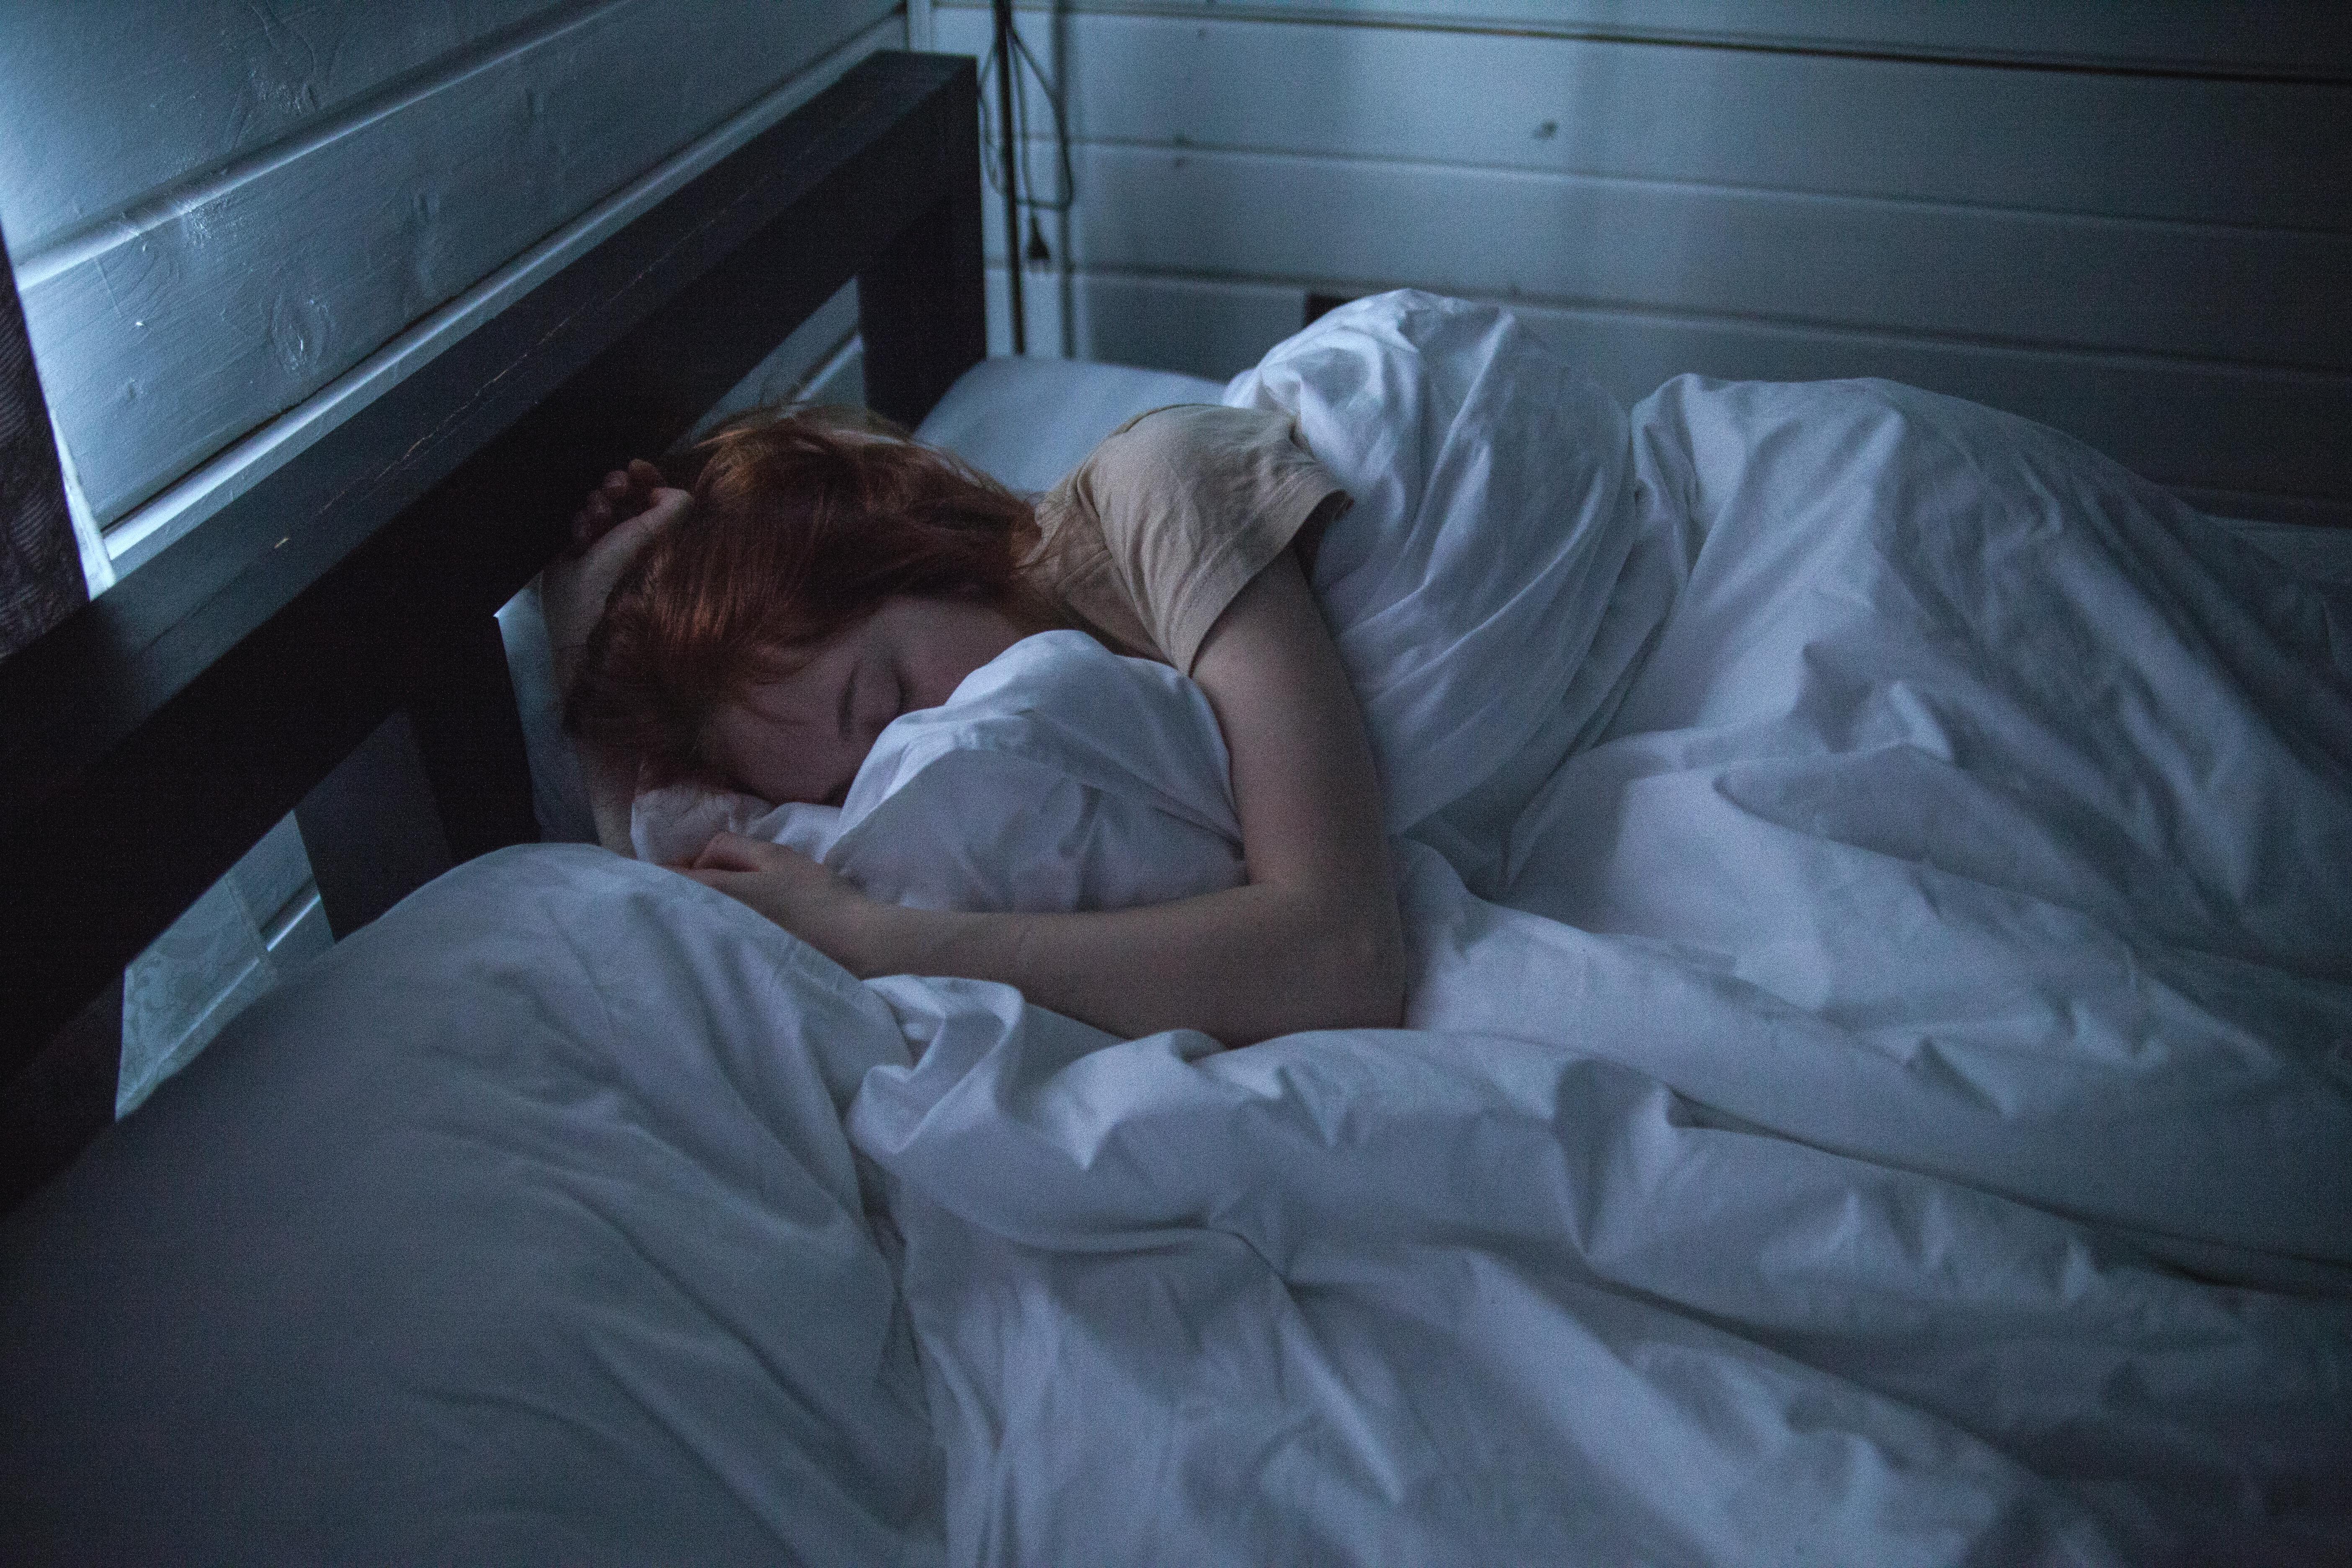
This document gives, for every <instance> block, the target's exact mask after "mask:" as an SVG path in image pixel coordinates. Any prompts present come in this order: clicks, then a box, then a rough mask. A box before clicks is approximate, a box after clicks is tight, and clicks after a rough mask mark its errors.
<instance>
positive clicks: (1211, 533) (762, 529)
mask: <svg viewBox="0 0 2352 1568" xmlns="http://www.w3.org/2000/svg"><path fill="white" fill-rule="evenodd" d="M697 456H698V459H699V460H700V468H699V470H698V474H697V476H696V478H695V480H694V485H693V489H691V491H688V490H682V489H670V488H667V486H666V485H665V484H664V482H663V477H662V475H661V473H660V472H659V471H658V470H657V469H656V468H654V467H653V465H651V464H650V463H646V462H644V461H642V460H640V461H637V462H633V463H631V464H630V465H629V467H628V468H627V469H625V470H624V471H619V472H615V473H614V474H611V475H609V476H607V477H606V479H605V480H604V484H603V485H602V486H601V487H600V488H599V489H597V490H596V491H595V492H594V493H593V494H592V495H591V496H590V497H589V498H588V500H587V502H586V503H585V505H583V508H582V509H581V510H580V512H579V513H578V514H577V516H576V517H575V518H574V520H573V533H574V549H573V551H572V552H571V553H570V554H569V555H567V556H566V557H565V559H563V560H562V561H561V562H559V563H556V564H555V565H554V566H551V568H550V569H549V573H548V575H547V579H546V584H545V587H546V604H547V616H548V623H549V630H550V634H551V639H552V641H553V643H554V646H555V648H556V658H557V671H556V673H557V678H558V679H559V681H560V682H561V684H562V687H563V689H565V690H567V691H568V692H569V694H570V695H569V699H568V701H567V704H566V710H565V721H566V724H567V726H568V727H569V728H570V729H571V730H572V732H573V734H574V736H575V738H576V739H577V741H578V742H579V745H580V750H581V752H582V753H583V759H584V761H585V763H586V765H587V772H588V774H589V781H590V795H591V799H592V802H593V805H594V809H595V813H596V822H597V830H598V834H599V837H601V838H602V839H603V841H604V844H605V845H606V846H607V847H610V848H613V849H614V850H617V851H618V852H620V853H622V854H627V853H629V852H630V840H629V809H630V801H631V799H632V797H633V795H634V794H635V790H636V788H637V787H638V785H639V784H640V783H646V782H650V783H668V782H673V781H677V780H683V779H692V780H696V781H699V782H703V783H708V784H714V785H719V786H721V787H725V788H730V789H735V790H740V791H741V792H743V793H745V794H749V795H756V796H759V797H760V798H761V799H764V800H768V801H771V802H776V803H782V802H785V801H814V802H824V803H830V804H835V805H838V804H839V803H840V802H841V800H842V798H843V797H844V795H845V794H846V793H847V791H848V788H849V785H850V782H851V780H852V779H853V778H854V777H855V776H856V772H857V768H858V764H859V763H861V762H863V761H864V760H865V757H866V752H868V751H869V750H871V749H872V747H873V745H874V742H875V739H876V737H877V735H879V734H880V732H881V731H882V730H883V728H884V727H885V726H886V725H887V724H888V723H889V722H890V721H891V720H893V719H895V718H897V717H898V715H899V714H901V713H904V712H907V711H909V710H914V709H919V708H929V707H934V706H937V705H938V704H940V703H942V702H945V701H946V700H948V697H949V695H950V693H952V692H953V691H954V690H955V689H956V687H957V685H958V684H959V683H960V682H961V681H962V679H964V677H965V676H967V675H969V674H971V672H972V671H973V670H975V669H978V668H980V667H981V666H982V665H984V664H986V663H988V662H989V661H990V660H991V659H992V658H995V657H996V656H997V655H998V654H1000V653H1003V651H1004V650H1005V649H1006V648H1008V647H1012V645H1013V643H1015V642H1017V641H1019V640H1020V639H1021V638H1023V637H1027V636H1030V635H1031V634H1033V633H1035V632H1040V631H1045V630H1048V629H1051V628H1055V627H1074V628H1076V629H1078V630H1082V631H1085V632H1087V633H1089V634H1091V635H1092V636H1094V637H1096V638H1097V639H1098V640H1100V641H1101V642H1102V643H1103V644H1104V645H1105V646H1107V647H1109V648H1111V649H1112V650H1113V651H1114V652H1117V653H1121V654H1127V655H1132V656H1138V657H1142V658H1154V659H1159V660H1160V661H1162V662H1164V663H1167V664H1170V665H1172V666H1174V667H1175V668H1177V669H1179V670H1181V671H1182V672H1183V673H1185V674H1187V675H1189V676H1191V677H1192V679H1194V680H1195V681H1196V682H1198V683H1199V685H1200V687H1201V689H1202V692H1203V693H1204V694H1205V695H1206V697H1207V699H1208V701H1209V704H1210V707H1211V709H1212V710H1213V711H1214V713H1215V715H1216V719H1217V723H1218V725H1219V727H1220V729H1221V730H1222V731H1223V736H1224V740H1225V744H1226V747H1227V750H1228V752H1229V753H1230V755H1231V758H1232V782H1233V795H1234V808H1235V812H1236V815H1237V816H1238V819H1239V821H1240V824H1241V829H1242V847H1243V858H1244V865H1245V867H1246V870H1247V881H1246V882H1245V883H1244V885H1243V886H1240V887H1236V888H1232V889H1226V890H1224V891H1222V892H1216V893H1210V894H1205V895H1202V896H1200V897H1196V898H1191V899H1185V900H1180V901H1178V902H1175V903H1169V904H1162V905H1159V906H1156V907H1152V908H1145V909H1133V910H1116V911H1106V912H1094V913H1071V914H1013V913H1002V914H1000V913H985V914H981V913H963V912H958V911H952V910H916V909H904V908H900V907H898V906H897V905H895V904H888V903H884V902H882V901H879V900H873V899H869V898H867V897H866V896H865V895H864V894H862V893H860V892H859V891H858V890H857V889H856V888H854V887H852V886H851V885H850V884H848V883H847V882H845V881H844V880H842V879H839V878H837V877H835V876H834V875H833V874H832V873H831V872H829V871H827V870H826V869H825V868H824V867H823V866H820V865H818V864H817V863H816V862H815V861H814V860H811V859H809V858H806V857H804V856H803V855H800V854H797V853H795V852H794V851H793V850H791V849H788V848H784V847H781V846H776V845H771V844H767V843H762V842H760V841H758V840H754V839H751V838H745V837H740V836H737V835H733V834H720V835H719V836H718V837H715V838H713V839H712V840H711V841H710V843H709V845H708V847H705V848H704V849H703V851H702V852H701V854H700V855H699V856H698V857H697V858H696V859H695V860H694V862H693V863H692V864H691V865H690V866H688V867H686V868H684V869H685V871H686V873H687V874H688V875H689V876H691V877H693V878H695V879H697V880H698V881H701V882H703V883H705V884H707V885H708V886H709V887H712V888H715V889H719V891H721V892H724V893H727V894H729V895H730V896H731V897H733V898H735V899H738V900H741V901H742V902H743V903H745V904H747V905H749V906H750V907H751V908H752V909H754V910H758V911H759V912H760V913H761V914H763V915H765V916H767V917H768V918H769V919H771V920H772V921H775V922H776V923H777V924H779V925H781V926H782V927H783V928H784V929H785V930H787V931H792V932H793V934H794V935H796V936H798V937H801V938H802V939H803V940H804V941H806V942H810V943H812V944H813V945H814V946H815V947H817V948H819V949H821V950H822V951H824V952H825V953H827V954H829V955H830V956H832V957H833V958H835V960H837V961H838V962H839V963H842V964H843V965H844V966H845V967H846V968H847V969H849V970H850V971H851V972H852V973H856V974H858V975H861V976H866V975H876V974H891V973H919V974H954V975H965V976H970V977H972V978H976V979H984V980H996V981H1003V982H1005V983H1007V984H1012V985H1014V986H1017V987H1018V988H1019V989H1020V990H1021V991H1022V993H1023V994H1024V995H1026V996H1027V997H1028V998H1029V999H1030V1000H1032V1001H1034V1002H1035V1003H1038V1004H1039V1005H1044V1006H1047V1007H1051V1008H1053V1009H1055V1011H1057V1012H1061V1013H1065V1014H1067V1015H1069V1016H1074V1017H1076V1018H1080V1019H1083V1020H1085V1021H1086V1022H1087V1023H1090V1024H1094V1025H1096V1026H1098V1027H1101V1028H1103V1029H1106V1030H1108V1031H1110V1032H1112V1033H1114V1034H1118V1035H1120V1036H1124V1037H1136V1036H1140V1035H1145V1034H1150V1033H1152V1032H1154V1031H1157V1030H1160V1029H1167V1028H1175V1027H1188V1028H1193V1029H1199V1030H1201V1031H1202V1032H1203V1033H1206V1034H1209V1035H1211V1036H1213V1037H1216V1038H1217V1039H1219V1040H1221V1041H1223V1042H1224V1043H1225V1044H1227V1045H1236V1046H1237V1045H1244V1044H1247V1043H1250V1042H1253V1041H1256V1040H1260V1039H1264V1038H1266V1037H1271V1036H1274V1035H1278V1034H1285V1033H1288V1032H1291V1031H1294V1030H1298V1029H1309V1028H1337V1027H1345V1026H1393V1025H1395V1024H1397V1023H1398V1022H1399V1020H1400V1017H1401V1014H1402V1007H1403V996H1404V987H1403V978H1402V968H1403V965H1402V938H1401V935H1400V930H1399V917H1398V910H1397V898H1396V890H1395V888H1394V886H1393V883H1392V880H1391V871H1390V863H1389V858H1388V851H1387V847H1386V844H1385V840H1384V838H1383V836H1382V830H1381V796H1380V783H1379V778H1378V774H1377V773H1376V771H1375V768H1374V764H1373V761H1372V752H1371V747H1370V742H1369V740H1368V738H1367V735H1366V731H1365V726H1364V721H1363V719H1362V716H1361V714H1360V711H1359V710H1358V708H1357V704H1356V700H1355V696H1354V694H1353V692H1352V691H1351V690H1350V689H1349V683H1348V679H1347V674H1346V671H1345V670H1344V668H1342V666H1341V663H1340V659H1339V652H1338V650H1337V648H1336V647H1334V646H1333V643H1332V640H1331V636H1330V633H1329V632H1328V629H1327V628H1326V626H1325V623H1324V620H1323V617H1322V613H1321V611H1320V610H1319V609H1318V605H1317V603H1316V600H1315V597H1314V595H1313V593H1312V592H1311V591H1310V589H1309V588H1308V585H1307V584H1308V570H1309V568H1310V567H1311V565H1312V563H1313V559H1314V552H1315V549H1316V545H1317V543H1318V540H1319V538H1320V535H1321V531H1322V529H1323V527H1324V525H1325V524H1326V523H1328V521H1330V520H1331V518H1333V517H1334V516H1336V515H1338V513H1339V512H1340V511H1342V510H1345V509H1346V508H1347V506H1348V504H1349V500H1348V495H1347V492H1346V491H1345V490H1344V489H1340V488H1339V484H1338V483H1337V481H1336V480H1334V479H1332V478H1331V476H1330V475H1329V474H1328V472H1327V471H1326V470H1325V469H1324V468H1322V466H1321V465H1320V464H1318V462H1317V461H1316V460H1315V458H1313V457H1312V456H1310V455H1309V454H1308V453H1307V451H1306V450H1305V449H1304V448H1303V447H1300V446H1299V445H1298V443H1297V441H1296V440H1295V439H1294V438H1293V435H1292V426H1291V422H1290V421H1289V419H1288V418H1287V417H1286V416H1281V415H1277V414H1267V413H1261V412H1256V411H1252V410H1246V409H1234V408H1221V407H1214V406H1186V407H1180V408H1170V409H1162V410H1160V411H1158V412H1155V413H1152V414H1148V415H1145V416H1141V417H1140V418H1139V419H1137V420H1133V421H1130V422H1129V424H1128V425H1127V426H1123V427H1121V429H1119V430H1118V431H1117V432H1115V433H1114V434H1113V435H1111V436H1110V437H1108V439H1106V440H1105V441H1104V442H1103V443H1102V445H1101V446H1100V447H1097V448H1096V450H1095V452H1094V453H1093V455H1092V456H1090V457H1089V458H1087V460H1086V462H1084V463H1083V464H1081V465H1080V466H1079V467H1078V468H1077V469H1076V471H1074V472H1073V473H1072V474H1071V475H1070V476H1069V477H1068V478H1067V479H1065V480H1064V481H1063V482H1062V483H1061V484H1060V485H1059V486H1057V487H1055V489H1054V490H1052V491H1051V492H1049V493H1048V494H1046V495H1045V496H1044V497H1042V498H1041V499H1040V500H1039V501H1038V502H1037V504H1036V505H1035V506H1034V508H1033V507H1032V506H1031V504H1030V503H1028V502H1026V501H1024V500H1022V499H1021V498H1019V497H1017V496H1015V495H1013V493H1012V492H1010V491H1009V490H1006V489H1004V488H1003V487H1002V486H1000V485H998V484H996V483H995V482H994V481H993V480H992V479H988V478H986V477H985V476H983V475H982V474H980V473H978V472H977V471H975V470H973V469H971V468H968V467H966V466H965V465H964V464H962V463H961V462H960V461H958V460H957V459H955V458H951V457H950V456H948V455H946V454H944V453H940V452H937V451H934V450H931V449H929V448H928V447H922V446H919V445H918V444H916V443H915V442H913V441H911V440H909V439H908V438H906V437H904V436H903V435H901V434H899V433H898V432H896V431H894V430H890V429H887V428H884V427H882V426H877V425H874V424H869V423H866V422H864V421H862V420H861V419H859V418H858V417H857V416H849V415H843V414H835V413H828V412H824V411H814V410H803V411H800V412H796V413H788V414H776V413H766V414H761V415H756V416H751V417H749V418H747V419H745V420H742V421H739V422H738V423H736V424H735V425H733V426H730V427H729V428H727V429H725V430H723V431H722V432H721V433H719V435H717V436H714V437H711V438H710V439H709V441H707V442H706V443H704V445H703V446H702V447H700V448H699V449H698V453H697Z"/></svg>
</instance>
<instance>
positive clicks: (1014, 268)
mask: <svg viewBox="0 0 2352 1568" xmlns="http://www.w3.org/2000/svg"><path fill="white" fill-rule="evenodd" d="M993 11H994V15H995V19H996V38H995V41H994V43H993V44H992V45H991V46H990V48H989V51H988V52H989V56H990V58H992V59H993V60H995V62H996V135H997V142H998V147H997V151H998V153H999V155H1000V156H1001V157H1002V158H1003V163H1004V183H1003V184H1002V185H1000V186H998V187H997V188H998V190H999V191H1001V192H1002V193H1003V196H1004V281H1005V286H1006V288H1007V289H1009V290H1010V291H1011V295H1012V299H1011V301H1010V303H1011V305H1012V321H1013V354H1014V356H1015V357H1019V356H1021V355H1024V354H1026V353H1028V352H1029V331H1028V322H1027V321H1026V317H1027V316H1028V314H1029V312H1028V309H1027V307H1026V306H1025V305H1024V303H1023V302H1022V299H1021V158H1020V144H1019V143H1018V142H1015V141H1014V140H1013V39H1014V37H1015V35H1014V34H1013V0H995V4H994V6H993Z"/></svg>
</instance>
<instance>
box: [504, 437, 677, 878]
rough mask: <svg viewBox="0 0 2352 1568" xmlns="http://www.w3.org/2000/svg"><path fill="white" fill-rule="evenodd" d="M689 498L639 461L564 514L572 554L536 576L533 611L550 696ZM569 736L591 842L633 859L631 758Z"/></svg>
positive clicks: (575, 669)
mask: <svg viewBox="0 0 2352 1568" xmlns="http://www.w3.org/2000/svg"><path fill="white" fill-rule="evenodd" d="M690 499H691V498H689V497H688V494H687V492H686V491H684V490H676V489H665V488H664V487H663V485H662V482H661V471H660V470H659V469H657V468H655V467H654V466H653V465H652V464H651V463H648V462H646V461H645V460H644V459H643V458H639V459H637V460H636V461H635V462H633V463H631V464H630V465H629V466H628V467H627V468H616V469H614V471H613V472H611V473H609V474H607V475H605V476H604V483H603V484H602V485H600V486H598V487H597V488H596V489H593V490H592V491H590V492H589V495H588V499H587V500H585V501H583V503H582V504H581V507H580V510H578V511H577V512H574V513H573V514H572V549H571V550H570V551H568V552H565V553H564V554H562V555H561V556H559V557H557V558H556V559H555V560H553V561H551V562H549V563H547V569H546V570H545V571H543V572H542V573H541V574H540V605H541V614H542V615H543V616H545V617H546V620H547V641H548V647H549V648H550V650H551V652H552V653H553V655H554V663H555V689H557V690H558V691H565V692H568V691H570V690H571V689H572V677H573V676H574V675H576V674H578V673H579V671H580V658H581V655H582V654H583V652H585V651H586V649H587V647H588V634H589V633H590V632H592V631H593V630H594V629H595V626H596V623H597V621H598V620H599V619H601V618H602V617H603V616H604V603H605V601H606V600H607V599H609V598H611V597H612V595H613V587H614V584H617V583H618V582H619V581H620V580H621V574H622V573H623V572H624V571H625V570H626V569H627V567H628V564H629V563H630V562H631V561H633V560H635V558H636V553H637V552H638V551H639V550H640V549H642V548H644V546H645V542H646V540H648V539H651V538H652V537H653V536H654V535H655V534H656V533H657V532H659V531H661V529H662V528H663V527H664V526H665V525H666V524H667V523H668V522H669V521H671V520H672V519H674V518H677V517H678V516H680V515H681V514H683V513H684V512H685V510H686V509H687V506H688V502H689V500H690ZM571 739H572V751H573V752H575V753H577V754H578V756H579V758H580V770H581V772H582V773H583V774H585V775H586V777H587V781H588V808H589V810H590V812H591V813H593V816H594V817H595V819H596V838H597V841H598V842H599V843H601V844H603V845H604V847H605V848H607V849H610V850H611V851H613V853H614V854H615V855H634V854H635V852H636V851H635V848H634V847H633V846H632V844H631V842H630V837H629V808H630V805H631V804H632V803H633V802H634V801H635V798H636V790H637V759H636V758H635V757H634V756H632V755H630V754H628V753H627V752H618V751H615V750H614V749H613V748H612V747H610V746H600V745H598V744H596V743H595V742H592V741H585V740H583V739H581V738H580V737H579V736H577V735H574V736H572V738H571Z"/></svg>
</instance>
